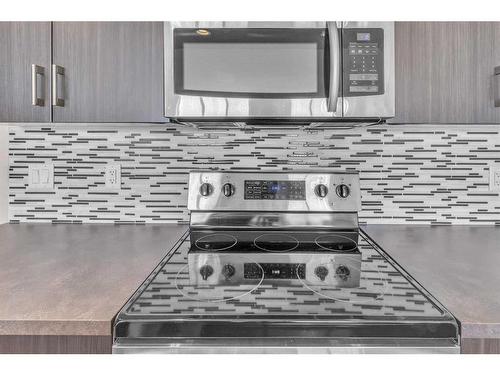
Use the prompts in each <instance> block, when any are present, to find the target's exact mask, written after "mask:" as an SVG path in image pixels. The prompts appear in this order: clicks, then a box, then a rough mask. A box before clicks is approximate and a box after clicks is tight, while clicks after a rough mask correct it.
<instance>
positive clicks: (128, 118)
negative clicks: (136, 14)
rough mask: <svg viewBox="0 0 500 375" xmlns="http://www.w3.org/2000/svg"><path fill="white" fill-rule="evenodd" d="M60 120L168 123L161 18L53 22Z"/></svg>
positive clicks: (56, 116)
mask: <svg viewBox="0 0 500 375" xmlns="http://www.w3.org/2000/svg"><path fill="white" fill-rule="evenodd" d="M52 35H53V36H52V38H53V40H52V43H53V52H52V53H53V64H54V65H53V66H52V74H53V76H54V77H53V80H52V91H53V93H52V95H53V97H52V103H53V121H55V122H165V121H166V119H165V117H164V116H163V24H162V23H161V22H54V23H53V34H52Z"/></svg>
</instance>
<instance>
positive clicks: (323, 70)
mask: <svg viewBox="0 0 500 375" xmlns="http://www.w3.org/2000/svg"><path fill="white" fill-rule="evenodd" d="M164 37H165V56H164V57H165V59H164V64H165V116H166V117H168V118H172V119H177V120H190V121H196V120H201V121H204V120H209V121H211V120H222V121H224V120H231V121H232V120H238V119H241V120H243V121H245V120H249V119H283V120H295V121H300V120H304V121H334V120H343V119H374V118H377V119H378V118H382V119H383V118H388V117H393V116H394V107H395V94H394V91H395V89H394V23H393V22H165V24H164Z"/></svg>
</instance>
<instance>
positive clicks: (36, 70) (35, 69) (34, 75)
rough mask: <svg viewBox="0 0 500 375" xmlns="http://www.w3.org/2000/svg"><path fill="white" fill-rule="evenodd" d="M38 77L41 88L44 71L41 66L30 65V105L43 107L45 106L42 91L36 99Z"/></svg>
mask: <svg viewBox="0 0 500 375" xmlns="http://www.w3.org/2000/svg"><path fill="white" fill-rule="evenodd" d="M38 76H40V77H41V82H42V87H43V86H44V85H43V80H44V76H45V69H44V68H43V66H40V65H36V64H31V105H33V106H38V107H43V106H44V105H45V99H44V97H43V92H44V90H42V91H41V96H40V97H38Z"/></svg>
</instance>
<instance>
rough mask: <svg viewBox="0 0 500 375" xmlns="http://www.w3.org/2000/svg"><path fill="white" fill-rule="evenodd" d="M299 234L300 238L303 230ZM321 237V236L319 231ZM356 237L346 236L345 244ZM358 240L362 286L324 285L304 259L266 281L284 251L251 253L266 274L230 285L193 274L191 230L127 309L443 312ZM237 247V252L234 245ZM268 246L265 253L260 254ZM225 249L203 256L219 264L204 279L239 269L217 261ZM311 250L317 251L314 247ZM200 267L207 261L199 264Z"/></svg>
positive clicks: (361, 314) (219, 313)
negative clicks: (286, 276) (289, 273)
mask: <svg viewBox="0 0 500 375" xmlns="http://www.w3.org/2000/svg"><path fill="white" fill-rule="evenodd" d="M297 237H301V236H300V233H299V236H297ZM316 237H317V235H315V236H314V238H316ZM327 240H328V238H326V239H325V238H323V239H321V238H320V239H318V244H320V245H324V244H327V243H328V241H327ZM349 242H350V241H346V246H347V243H349ZM357 242H358V246H357V248H358V249H359V252H360V257H361V260H360V262H359V269H355V268H353V267H351V272H356V271H357V272H359V284H358V285H357V286H356V287H349V288H343V287H339V286H338V285H337V286H335V285H333V286H332V285H326V284H325V285H318V283H316V282H314V283H313V282H310V281H309V279H308V278H309V275H308V274H307V272H308V270H307V267H306V269H303V268H302V266H301V264H302V262H299V263H297V262H292V263H293V264H292V265H293V266H294V267H295V268H293V267H292V268H293V269H294V270H295V271H296V276H294V277H293V278H291V279H290V280H288V281H287V282H286V283H282V281H280V280H279V278H278V276H276V278H277V279H276V280H272V279H269V280H265V279H266V277H265V274H266V272H276V269H279V270H280V271H281V268H283V267H282V266H281V265H280V267H281V268H280V267H276V266H274V265H270V264H271V263H272V261H269V260H267V259H269V258H268V257H269V256H271V257H275V256H281V255H280V254H279V253H267V252H259V253H252V252H246V253H245V254H244V255H243V254H241V256H244V257H245V259H244V260H242V263H243V264H247V268H251V267H253V268H252V270H253V269H254V268H255V270H261V271H259V272H257V273H256V274H258V276H260V277H255V278H248V279H244V278H242V279H241V281H239V282H235V283H229V284H224V285H208V284H207V285H200V284H196V283H193V282H192V281H191V280H190V275H189V267H188V256H189V254H190V248H192V247H191V243H190V241H189V237H187V238H186V240H185V241H184V242H183V243H181V245H180V246H179V247H178V248H177V249H176V250H175V251H174V252H173V254H172V255H171V256H170V257H169V258H168V259H166V260H165V261H164V264H163V265H161V266H160V269H159V271H158V272H157V274H156V275H154V277H153V278H152V280H151V282H150V283H149V284H148V285H147V287H145V289H144V290H143V291H142V292H140V294H138V296H137V297H136V298H135V300H134V301H133V302H132V303H131V305H130V306H129V308H128V310H127V312H128V313H129V314H131V315H150V314H152V315H157V316H160V315H169V316H183V317H186V316H189V315H196V316H204V317H210V318H224V317H227V316H245V317H247V318H251V317H252V316H253V317H258V316H263V315H264V316H268V317H272V316H276V317H277V316H283V315H287V316H304V315H311V316H315V317H320V316H322V317H346V318H348V317H351V318H362V319H370V318H378V319H381V318H386V319H394V318H395V317H396V318H398V319H399V318H401V319H409V320H411V319H412V318H413V317H426V318H432V317H442V316H443V314H444V312H443V311H442V310H441V309H440V308H439V307H438V306H436V305H435V304H434V303H433V302H432V300H430V299H429V298H428V297H427V296H426V295H424V294H423V293H422V292H421V291H420V290H419V289H418V288H417V287H416V286H415V285H413V283H412V282H411V281H410V280H409V279H407V278H406V277H405V276H404V275H403V274H402V273H401V272H400V271H398V270H397V269H396V268H395V267H394V266H393V265H392V264H391V263H390V262H389V261H388V260H387V259H386V258H385V257H384V256H383V255H382V254H381V253H380V252H379V251H378V250H377V249H376V248H374V247H373V246H372V245H371V244H370V243H368V242H367V241H366V240H365V239H364V238H362V237H361V236H360V237H359V240H358V241H357ZM224 251H229V250H224ZM231 252H232V254H234V248H232V249H231ZM263 253H264V255H265V257H261V256H262V254H263ZM325 253H326V254H331V252H329V251H328V250H325ZM202 254H203V253H202ZM219 254H221V253H220V252H212V253H208V254H206V255H203V256H204V257H207V258H206V259H205V258H200V259H205V260H207V261H208V263H209V264H211V265H212V266H211V268H212V269H210V268H209V267H207V268H205V269H204V270H203V272H202V275H200V278H202V276H205V277H208V279H210V277H214V275H216V272H217V269H218V268H217V267H219V269H220V272H221V275H225V276H227V277H231V275H232V274H233V273H234V271H235V270H234V269H231V268H230V267H225V264H222V263H220V264H217V259H222V258H219ZM311 256H312V257H315V256H316V255H315V254H311ZM336 256H338V255H336ZM342 256H344V255H341V257H342ZM345 256H346V259H352V256H353V255H352V253H346V254H345ZM212 258H213V262H211V259H212ZM312 259H316V258H312ZM203 264H204V263H203ZM351 264H355V263H351ZM262 265H264V268H265V269H264V268H263V267H262ZM341 265H342V264H339V266H338V267H337V268H338V269H339V268H340V269H339V272H340V274H339V275H330V274H329V275H326V278H328V277H330V276H332V277H348V276H349V275H348V274H346V273H345V272H344V273H342V270H343V268H342V267H340V266H341ZM200 266H203V265H202V264H201V263H200ZM267 268H269V270H267ZM248 272H250V271H248ZM254 273H255V272H254ZM304 276H305V278H304ZM318 276H325V275H321V274H320V275H318ZM221 277H222V276H221ZM263 279H264V280H263ZM325 280H326V279H325ZM320 284H321V283H320Z"/></svg>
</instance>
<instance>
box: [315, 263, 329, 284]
mask: <svg viewBox="0 0 500 375" xmlns="http://www.w3.org/2000/svg"><path fill="white" fill-rule="evenodd" d="M314 274H315V275H316V276H318V278H319V279H320V280H321V281H325V279H326V276H327V275H328V268H326V267H325V266H318V267H316V268H315V269H314Z"/></svg>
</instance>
